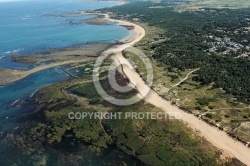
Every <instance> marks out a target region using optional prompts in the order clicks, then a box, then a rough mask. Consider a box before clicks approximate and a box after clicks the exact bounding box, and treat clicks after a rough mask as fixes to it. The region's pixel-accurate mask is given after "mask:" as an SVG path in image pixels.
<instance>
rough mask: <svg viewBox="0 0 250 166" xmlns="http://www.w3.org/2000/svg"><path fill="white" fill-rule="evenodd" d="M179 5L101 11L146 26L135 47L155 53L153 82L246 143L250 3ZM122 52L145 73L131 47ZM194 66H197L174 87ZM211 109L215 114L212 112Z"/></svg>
mask: <svg viewBox="0 0 250 166" xmlns="http://www.w3.org/2000/svg"><path fill="white" fill-rule="evenodd" d="M182 4H183V3H182ZM179 6H180V3H168V2H162V3H157V4H156V3H151V2H140V3H139V2H138V3H132V4H126V5H123V6H118V7H113V8H109V9H103V10H101V11H102V12H112V13H111V16H112V17H114V18H117V19H125V20H129V21H131V22H135V23H137V24H139V25H141V26H142V27H144V28H145V29H146V32H147V34H146V37H145V38H144V39H143V40H142V41H141V42H140V43H138V44H136V47H138V48H140V49H141V50H143V52H144V53H145V54H146V55H148V57H149V58H150V59H151V62H152V64H153V67H154V83H153V87H152V88H153V89H154V90H155V91H157V93H159V94H160V95H161V96H162V97H164V98H166V99H168V100H170V101H171V102H172V104H175V105H177V106H179V107H180V108H182V109H184V110H186V111H188V112H192V113H194V114H196V115H197V116H200V117H201V118H202V119H204V120H205V121H208V122H209V123H210V124H213V125H216V126H218V127H219V128H220V129H223V130H225V131H226V132H227V133H228V134H230V135H232V136H234V137H236V136H237V138H238V139H239V140H241V141H243V142H244V143H246V142H249V141H250V139H249V138H250V134H249V132H247V130H249V129H250V125H249V124H250V122H249V121H250V119H249V116H248V113H247V111H249V104H250V86H248V85H249V84H250V77H249V76H250V73H249V70H248V69H249V67H250V62H249V55H250V48H249V44H250V43H249V41H250V38H249V37H250V35H249V33H250V32H249V29H250V28H249V27H250V20H249V16H250V9H249V8H245V9H237V10H231V9H209V8H205V9H200V10H191V11H188V10H177V8H178V7H179ZM124 55H125V56H126V57H127V58H128V59H130V60H131V61H133V62H134V63H135V64H136V65H137V67H138V72H140V74H141V75H142V77H144V76H145V73H144V70H145V69H143V67H141V66H142V65H141V64H140V63H139V62H138V59H136V58H134V57H136V56H134V55H133V53H130V52H129V50H126V51H125V52H124ZM194 69H199V70H197V71H195V72H194V73H192V74H190V75H189V76H188V78H187V79H186V80H185V81H182V82H181V83H180V84H178V86H174V87H173V88H172V86H173V85H175V84H176V83H178V82H180V81H181V80H182V79H183V78H185V77H186V76H187V74H188V73H189V72H190V71H193V70H194ZM208 99H209V100H208ZM210 99H211V100H210ZM213 99H214V100H213ZM234 110H237V111H234ZM207 113H208V114H211V115H213V116H209V117H211V118H208V117H207V116H205V115H206V114H207ZM243 126H244V127H243ZM236 130H237V131H238V130H239V131H240V132H234V131H236Z"/></svg>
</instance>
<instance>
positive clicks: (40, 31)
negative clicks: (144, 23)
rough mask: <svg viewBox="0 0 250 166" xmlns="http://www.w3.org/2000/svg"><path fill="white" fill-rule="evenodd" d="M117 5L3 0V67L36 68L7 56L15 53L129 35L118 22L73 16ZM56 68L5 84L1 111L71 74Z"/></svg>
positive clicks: (62, 0) (65, 0)
mask: <svg viewBox="0 0 250 166" xmlns="http://www.w3.org/2000/svg"><path fill="white" fill-rule="evenodd" d="M114 5H117V2H109V1H98V2H94V1H82V0H79V1H77V0H73V1H72V0H18V1H6V2H1V1H0V39H1V40H0V68H11V69H29V68H32V65H27V64H21V63H16V62H13V61H11V60H10V59H9V58H6V57H8V56H9V55H12V54H26V53H34V52H40V51H43V50H49V49H50V48H64V47H70V46H73V45H75V44H81V43H86V42H114V41H115V40H120V39H122V38H124V37H126V36H127V35H128V34H129V32H128V31H127V29H126V28H124V27H121V26H118V25H116V24H110V25H89V24H86V23H85V22H84V21H85V20H86V19H88V18H90V17H95V16H93V15H87V16H86V15H85V16H76V15H72V13H76V12H79V11H86V10H93V9H99V8H105V7H111V6H114ZM4 56H5V57H4ZM3 57H4V58H3ZM55 69H56V68H54V69H49V70H47V71H46V72H44V71H42V72H39V73H36V74H34V76H33V75H32V76H30V77H27V78H25V79H24V80H21V81H17V82H16V83H13V84H11V85H7V86H4V87H1V88H0V111H3V110H5V107H3V104H5V103H9V102H13V101H16V100H19V99H20V98H21V97H24V96H28V95H29V94H30V93H32V91H35V90H36V89H37V88H41V87H44V86H47V85H49V84H52V83H55V82H57V81H61V79H62V77H63V78H67V77H68V76H67V75H65V74H63V73H59V70H55ZM0 74H1V73H0ZM34 80H35V81H34ZM17 87H19V88H17Z"/></svg>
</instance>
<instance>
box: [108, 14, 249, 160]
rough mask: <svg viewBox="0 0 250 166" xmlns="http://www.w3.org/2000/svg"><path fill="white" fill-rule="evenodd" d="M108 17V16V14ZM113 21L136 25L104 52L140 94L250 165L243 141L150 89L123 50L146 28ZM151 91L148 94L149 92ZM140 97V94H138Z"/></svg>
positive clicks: (143, 34)
mask: <svg viewBox="0 0 250 166" xmlns="http://www.w3.org/2000/svg"><path fill="white" fill-rule="evenodd" d="M106 17H108V16H107V15H106ZM110 20H111V21H113V22H117V23H118V24H119V25H122V26H124V25H125V26H134V29H133V31H134V36H133V38H131V39H130V40H127V41H126V42H125V43H124V44H122V45H120V46H116V47H112V48H110V49H108V50H106V51H105V52H104V53H103V54H111V53H112V56H111V59H113V60H114V61H115V62H116V64H117V65H123V72H124V74H125V75H126V76H127V77H128V78H129V79H130V81H131V82H133V83H134V82H136V85H135V87H136V89H137V90H138V91H139V92H140V94H142V95H145V96H146V97H145V98H144V100H145V101H146V102H148V103H151V104H152V105H154V106H156V107H158V108H161V109H162V110H164V111H166V112H177V113H180V114H181V120H182V121H183V122H184V123H185V124H187V125H188V126H189V127H191V128H193V129H194V131H196V132H198V133H199V134H200V135H201V136H203V137H205V138H206V139H207V140H208V141H209V142H211V143H212V144H213V145H214V146H216V147H217V148H218V149H221V150H222V152H223V156H224V157H229V158H230V157H236V158H237V159H239V160H240V161H241V162H243V163H244V164H246V165H250V157H249V156H250V148H248V147H247V146H246V145H244V144H243V143H241V142H239V141H237V140H235V139H233V138H232V137H230V136H228V135H227V134H226V132H224V131H221V130H219V129H218V128H216V127H213V126H210V125H209V124H207V123H206V122H204V121H202V120H201V119H198V118H197V117H195V116H194V115H193V114H189V113H186V112H184V111H183V110H181V109H179V108H178V107H176V106H172V105H171V104H170V102H169V101H167V100H165V99H163V98H161V97H160V96H159V95H158V94H157V93H156V92H154V91H153V90H151V89H150V87H148V85H146V84H145V82H144V81H143V80H142V78H141V77H140V75H139V74H138V73H137V72H136V71H135V70H134V69H132V68H131V67H132V66H131V64H130V63H129V61H128V60H127V59H126V58H124V57H123V55H122V52H121V51H122V50H124V49H125V48H128V47H130V46H133V45H134V44H135V43H137V42H138V41H140V40H141V39H142V38H143V37H144V36H145V30H144V29H143V28H142V27H140V26H138V25H136V24H133V23H130V22H127V21H119V20H113V19H110ZM148 91H149V93H148V94H147V92H148ZM138 97H140V96H138Z"/></svg>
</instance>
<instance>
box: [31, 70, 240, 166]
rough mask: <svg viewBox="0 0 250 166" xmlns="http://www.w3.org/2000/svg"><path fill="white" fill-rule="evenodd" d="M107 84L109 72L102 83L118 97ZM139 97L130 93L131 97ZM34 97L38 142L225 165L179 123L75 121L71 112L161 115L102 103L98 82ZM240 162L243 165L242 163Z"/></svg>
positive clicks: (166, 161)
mask: <svg viewBox="0 0 250 166" xmlns="http://www.w3.org/2000/svg"><path fill="white" fill-rule="evenodd" d="M119 78H120V79H119V80H120V81H121V82H124V80H121V77H119ZM123 79H124V78H123ZM107 82H108V79H107V73H106V78H105V79H103V80H102V85H103V87H104V88H107V90H108V91H109V93H113V92H110V91H111V88H109V87H108V84H107ZM118 83H119V82H118ZM45 93H56V94H57V96H53V98H52V97H51V98H50V100H47V97H45V96H44V95H42V94H45ZM134 93H135V92H130V94H127V96H130V95H133V94H134ZM116 95H117V96H118V97H119V96H120V95H119V94H116ZM125 96H126V95H125ZM34 99H35V100H34V101H36V105H35V108H36V110H37V111H38V112H39V113H38V114H37V113H36V116H39V117H44V118H42V119H41V118H34V117H33V118H34V119H37V121H36V123H35V125H33V126H32V127H31V129H30V139H31V140H34V141H37V140H39V142H44V143H46V144H49V146H57V145H61V146H63V145H64V144H65V143H66V142H65V141H66V140H67V141H70V142H69V143H70V144H71V145H75V144H79V143H85V144H87V145H88V147H89V150H91V151H93V152H96V153H101V152H102V150H103V149H105V148H107V147H108V146H110V145H116V146H117V147H118V148H119V149H121V150H122V151H124V152H126V153H128V154H130V155H132V156H134V157H136V158H138V159H139V160H140V161H142V162H143V163H145V164H146V165H183V166H184V165H190V166H191V165H205V166H206V165H223V162H222V161H221V160H220V158H219V157H220V152H219V151H218V150H216V148H215V147H213V146H212V145H211V144H210V143H208V142H207V141H206V140H205V139H203V138H201V137H200V136H199V135H198V134H197V133H194V132H193V130H191V129H189V128H188V127H186V126H185V124H183V123H182V122H181V121H178V120H169V119H165V120H153V119H152V120H150V119H149V120H147V119H131V118H129V119H108V120H107V119H106V120H101V119H91V118H85V119H80V120H70V119H69V118H68V113H70V112H90V113H91V112H131V111H137V112H159V111H161V110H159V109H158V108H156V107H154V106H152V105H150V104H146V103H144V102H143V101H141V102H139V103H137V104H134V105H131V106H126V107H118V106H114V105H111V104H109V103H107V102H105V101H103V99H102V98H101V97H100V96H99V95H98V94H97V93H96V92H95V91H94V85H93V83H91V82H89V81H87V80H85V79H76V80H71V81H69V82H65V83H61V84H58V85H52V86H50V87H48V88H45V89H42V90H40V91H39V92H38V93H37V94H36V95H35V96H34ZM123 115H124V114H123ZM33 123H34V122H33ZM236 163H237V164H238V165H241V164H240V163H239V162H238V161H236ZM229 164H230V163H229Z"/></svg>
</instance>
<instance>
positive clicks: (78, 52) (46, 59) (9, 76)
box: [0, 44, 110, 86]
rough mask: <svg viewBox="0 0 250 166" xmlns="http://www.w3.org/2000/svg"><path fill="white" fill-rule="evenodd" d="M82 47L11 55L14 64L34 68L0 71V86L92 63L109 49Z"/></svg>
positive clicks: (96, 46)
mask: <svg viewBox="0 0 250 166" xmlns="http://www.w3.org/2000/svg"><path fill="white" fill-rule="evenodd" d="M83 46H86V45H80V46H78V47H73V48H65V49H63V50H52V51H51V52H49V53H46V54H42V53H35V54H28V55H12V56H11V58H12V60H14V61H15V62H18V63H25V64H35V65H36V67H35V68H33V69H31V70H13V69H0V73H1V75H0V86H3V85H6V84H10V83H12V82H15V81H18V80H20V79H23V78H25V77H27V76H29V75H31V74H33V73H36V72H39V71H42V70H45V69H49V68H53V67H57V66H63V65H69V64H74V63H76V64H79V63H84V62H89V61H94V60H95V59H96V57H97V56H98V55H99V54H100V53H101V52H102V51H103V50H106V49H107V48H109V47H110V45H109V44H88V45H87V46H88V47H83Z"/></svg>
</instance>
